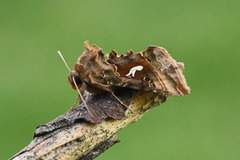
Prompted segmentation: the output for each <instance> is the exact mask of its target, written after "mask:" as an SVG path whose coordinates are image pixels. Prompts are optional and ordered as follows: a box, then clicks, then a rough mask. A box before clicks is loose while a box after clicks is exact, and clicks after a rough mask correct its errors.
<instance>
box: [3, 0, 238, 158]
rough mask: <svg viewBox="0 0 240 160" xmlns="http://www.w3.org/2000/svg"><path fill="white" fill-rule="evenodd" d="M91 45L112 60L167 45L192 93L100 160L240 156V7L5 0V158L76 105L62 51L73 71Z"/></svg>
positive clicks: (128, 0)
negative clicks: (182, 67) (112, 53)
mask: <svg viewBox="0 0 240 160" xmlns="http://www.w3.org/2000/svg"><path fill="white" fill-rule="evenodd" d="M85 40H89V41H90V43H95V44H97V45H98V46H100V47H101V48H103V51H104V52H105V53H109V52H110V51H111V49H116V50H117V51H118V53H121V54H123V53H125V52H126V51H127V50H128V49H133V50H134V51H135V52H138V51H142V50H144V49H146V48H147V47H148V45H152V44H154V45H158V46H163V47H165V48H167V50H168V51H169V52H170V54H171V55H172V56H173V57H174V58H175V59H176V60H177V61H183V62H184V63H185V72H184V74H185V76H186V78H187V81H188V84H189V86H190V87H191V89H192V93H191V95H189V96H186V97H170V98H169V99H168V101H167V102H165V103H164V104H163V105H161V106H160V107H156V108H154V109H152V110H151V111H149V112H148V113H147V114H146V115H145V116H144V117H143V118H142V119H141V120H140V121H138V122H137V123H134V124H131V125H129V126H128V127H127V128H125V129H123V130H121V131H120V132H119V133H118V136H119V138H120V139H121V142H120V143H119V144H117V145H115V146H114V147H112V148H110V149H109V150H107V151H106V152H105V153H104V154H102V155H101V156H99V157H98V158H97V160H103V159H104V160H107V159H114V160H122V159H127V160H128V159H129V160H135V159H136V160H145V159H154V160H155V159H156V160H158V159H159V160H161V159H164V160H226V159H228V160H238V159H240V108H239V102H240V97H239V91H240V90H239V89H240V85H239V82H240V76H239V70H240V69H239V67H240V65H239V60H240V54H239V53H240V46H239V45H240V1H237V0H236V1H235V0H230V1H225V0H208V1H203V0H196V1H192V0H179V1H177V0H172V1H167V0H165V1H163V0H149V1H146V0H138V1H137V0H121V1H117V0H78V1H77V0H74V1H73V0H69V1H64V0H48V1H47V0H42V1H30V0H24V1H17V0H15V1H14V0H1V1H0V73H1V74H0V90H1V92H0V102H1V107H0V131H1V136H0V159H1V160H2V159H7V158H10V157H11V156H13V155H14V154H15V153H17V152H18V151H20V150H21V149H22V148H23V147H25V146H26V145H28V144H29V142H30V141H31V140H32V136H33V132H34V130H35V127H36V126H37V125H38V124H44V123H46V122H48V121H50V120H52V119H54V118H56V117H57V116H59V115H61V114H63V113H65V112H66V111H67V110H68V109H69V108H70V107H71V105H72V104H73V102H74V101H75V98H76V94H77V93H76V91H74V90H72V88H71V87H70V85H69V84H68V83H67V75H68V70H67V69H66V67H65V66H64V64H63V62H62V60H61V59H60V57H59V56H58V54H57V50H61V51H62V53H63V55H64V57H65V59H66V61H67V62H68V64H69V65H70V66H71V67H72V68H73V66H74V63H75V62H76V60H77V58H78V56H79V55H80V53H82V52H83V50H84V46H83V42H84V41H85Z"/></svg>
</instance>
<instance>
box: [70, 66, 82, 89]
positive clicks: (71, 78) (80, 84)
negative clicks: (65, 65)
mask: <svg viewBox="0 0 240 160" xmlns="http://www.w3.org/2000/svg"><path fill="white" fill-rule="evenodd" d="M73 78H74V79H75V81H76V84H77V86H78V88H81V86H82V80H81V79H80V77H79V76H78V74H77V72H76V71H74V70H73V71H71V72H70V74H69V76H68V82H69V83H70V84H71V86H72V88H73V89H77V88H76V85H75V84H74V81H73Z"/></svg>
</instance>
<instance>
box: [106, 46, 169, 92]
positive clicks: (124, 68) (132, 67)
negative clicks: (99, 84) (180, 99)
mask: <svg viewBox="0 0 240 160" xmlns="http://www.w3.org/2000/svg"><path fill="white" fill-rule="evenodd" d="M108 62H109V63H111V64H113V65H115V66H116V68H117V72H118V73H119V76H118V77H116V78H115V79H109V81H110V83H111V84H112V85H114V86H120V87H129V88H133V89H137V90H144V91H151V92H157V93H164V94H169V92H168V91H167V90H166V88H165V85H164V84H163V82H162V81H161V80H159V78H158V77H157V74H156V72H155V70H154V68H153V67H152V65H151V63H150V62H149V61H148V60H147V59H146V58H145V57H144V56H143V54H142V53H136V54H134V53H133V51H132V50H130V51H128V53H127V55H125V56H123V55H121V56H117V54H116V52H115V51H112V52H111V53H110V55H109V58H108Z"/></svg>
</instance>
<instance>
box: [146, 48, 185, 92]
mask: <svg viewBox="0 0 240 160" xmlns="http://www.w3.org/2000/svg"><path fill="white" fill-rule="evenodd" d="M143 54H144V56H145V57H146V58H147V59H148V60H149V61H150V62H151V65H152V67H153V68H154V71H156V72H157V75H158V77H159V79H161V81H162V82H163V83H165V84H166V85H165V86H166V90H168V91H169V92H170V95H173V96H184V95H187V94H189V93H190V88H189V87H188V86H187V82H186V79H185V77H184V75H183V73H182V70H183V63H178V62H176V61H175V60H174V59H173V58H172V57H171V56H170V55H169V54H168V52H167V50H166V49H164V48H162V47H156V46H150V47H148V49H147V50H146V51H144V52H143Z"/></svg>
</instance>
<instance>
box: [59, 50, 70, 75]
mask: <svg viewBox="0 0 240 160" xmlns="http://www.w3.org/2000/svg"><path fill="white" fill-rule="evenodd" d="M57 52H58V54H59V56H60V57H61V58H62V60H63V62H64V64H65V66H66V67H67V69H68V70H69V71H70V72H71V71H72V70H71V69H70V68H69V67H68V64H67V62H66V61H65V59H64V58H63V56H62V53H61V52H60V51H57Z"/></svg>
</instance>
